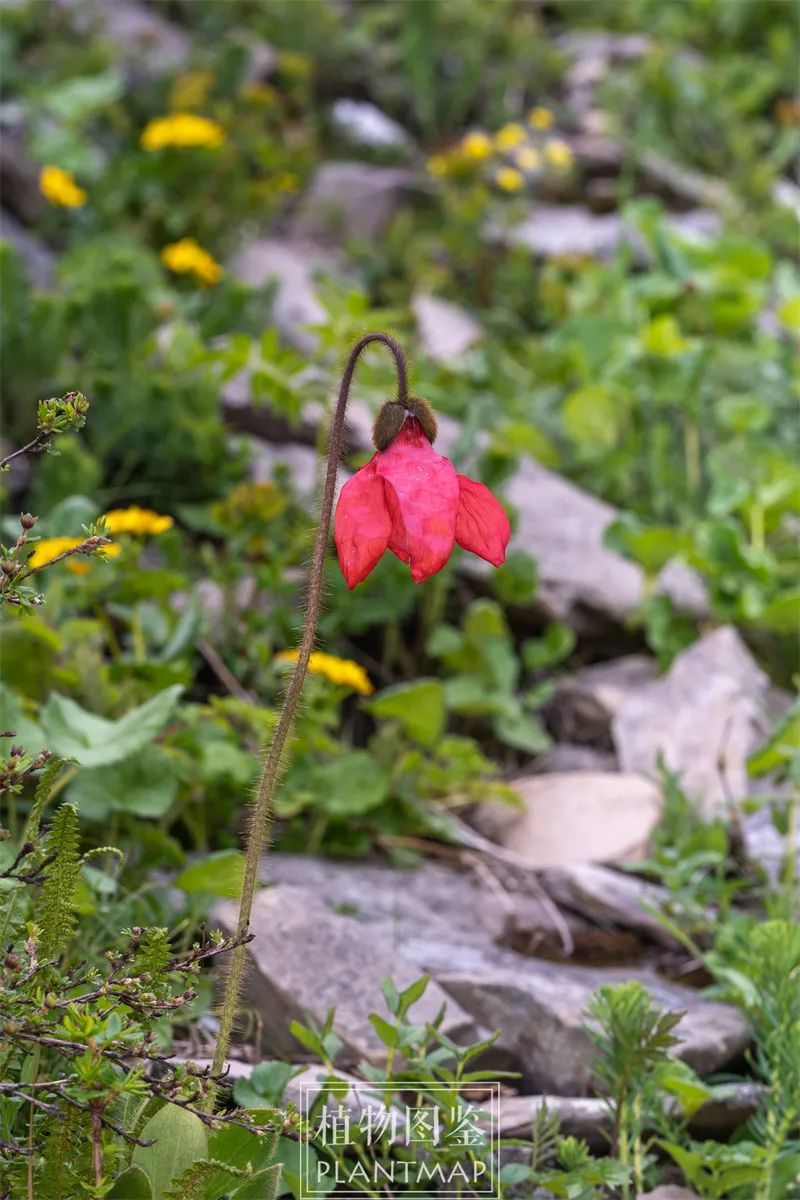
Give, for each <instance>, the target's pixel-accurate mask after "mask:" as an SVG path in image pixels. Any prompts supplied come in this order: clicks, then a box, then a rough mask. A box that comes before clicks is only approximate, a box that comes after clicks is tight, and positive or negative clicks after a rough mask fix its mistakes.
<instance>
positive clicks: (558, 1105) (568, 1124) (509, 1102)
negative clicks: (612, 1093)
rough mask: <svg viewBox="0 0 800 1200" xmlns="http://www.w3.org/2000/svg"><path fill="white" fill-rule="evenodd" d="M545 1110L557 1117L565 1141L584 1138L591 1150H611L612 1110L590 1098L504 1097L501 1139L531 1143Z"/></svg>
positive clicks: (500, 1116)
mask: <svg viewBox="0 0 800 1200" xmlns="http://www.w3.org/2000/svg"><path fill="white" fill-rule="evenodd" d="M543 1108H546V1109H547V1111H548V1112H549V1113H550V1115H551V1116H555V1117H558V1121H559V1126H560V1132H561V1136H562V1137H577V1138H582V1139H583V1140H584V1141H585V1142H586V1143H587V1144H588V1145H589V1147H590V1148H591V1149H592V1150H603V1149H607V1148H608V1135H609V1134H610V1132H611V1127H612V1124H613V1122H612V1118H611V1112H610V1109H609V1107H608V1105H607V1104H606V1102H605V1100H599V1099H595V1098H594V1097H590V1096H554V1095H549V1096H501V1097H500V1103H499V1105H498V1118H499V1120H498V1132H499V1135H500V1137H502V1138H520V1139H524V1140H526V1141H527V1140H529V1139H530V1136H531V1129H532V1128H533V1123H534V1121H535V1120H536V1118H537V1116H538V1115H539V1113H540V1111H541V1110H542V1109H543Z"/></svg>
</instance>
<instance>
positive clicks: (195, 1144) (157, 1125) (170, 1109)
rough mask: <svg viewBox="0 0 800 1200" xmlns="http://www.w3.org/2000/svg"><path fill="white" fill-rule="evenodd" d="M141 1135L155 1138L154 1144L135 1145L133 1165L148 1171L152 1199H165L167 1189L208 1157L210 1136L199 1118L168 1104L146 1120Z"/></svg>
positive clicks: (143, 1137)
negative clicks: (175, 1180) (208, 1136)
mask: <svg viewBox="0 0 800 1200" xmlns="http://www.w3.org/2000/svg"><path fill="white" fill-rule="evenodd" d="M140 1138H141V1139H142V1140H143V1141H145V1140H148V1139H150V1138H152V1139H154V1141H153V1145H152V1146H135V1147H134V1150H133V1155H132V1156H131V1165H132V1166H135V1167H141V1169H142V1170H143V1171H145V1172H146V1174H147V1176H148V1178H149V1180H150V1185H151V1187H152V1189H153V1200H166V1195H167V1190H168V1188H169V1187H170V1184H171V1183H172V1181H173V1180H174V1179H179V1178H180V1176H181V1175H182V1174H183V1172H184V1171H185V1170H186V1169H187V1167H190V1166H191V1165H192V1163H195V1162H197V1161H198V1160H200V1159H204V1158H205V1157H206V1150H207V1146H208V1138H207V1136H206V1128H205V1125H204V1124H203V1122H202V1121H201V1120H200V1118H199V1117H197V1116H195V1114H194V1113H192V1112H188V1111H187V1110H186V1109H185V1108H178V1106H177V1105H175V1104H165V1105H164V1107H163V1108H160V1109H159V1110H158V1112H157V1113H156V1114H155V1116H152V1117H151V1118H150V1120H149V1121H147V1122H145V1124H144V1126H143V1128H142V1131H141V1134H140Z"/></svg>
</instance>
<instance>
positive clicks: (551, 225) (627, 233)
mask: <svg viewBox="0 0 800 1200" xmlns="http://www.w3.org/2000/svg"><path fill="white" fill-rule="evenodd" d="M665 225H666V226H667V228H668V229H670V230H672V231H673V232H674V233H678V234H680V235H681V236H682V237H685V238H687V239H688V240H690V241H703V240H706V239H708V238H711V237H714V236H715V235H716V234H717V233H719V231H720V222H719V218H718V217H717V215H716V213H713V212H710V211H708V210H705V209H697V210H695V211H692V212H687V213H680V214H677V215H675V216H671V217H668V218H666V220H665ZM488 236H489V238H490V240H499V241H501V242H503V243H504V244H507V245H512V246H526V247H527V248H528V249H529V250H531V251H532V253H533V254H535V255H536V256H538V257H540V258H557V257H561V256H562V255H565V254H579V255H586V256H588V257H589V258H599V259H603V260H606V259H610V258H613V256H614V254H615V253H616V252H617V250H618V249H619V247H620V246H622V245H631V246H633V248H634V250H635V251H636V252H637V255H638V257H639V258H640V259H641V260H642V261H647V259H648V255H647V251H646V247H645V245H644V243H643V242H642V239H641V237H640V236H639V234H638V233H637V232H636V230H635V229H633V228H632V227H631V226H630V225H628V224H627V223H626V222H625V221H624V220H623V218H622V217H620V216H619V215H618V214H617V213H594V212H592V211H591V209H589V208H584V207H583V206H582V205H578V204H537V206H536V208H535V209H534V210H532V211H531V214H530V216H528V217H526V218H525V219H524V220H522V221H520V222H519V223H518V224H516V225H512V226H510V227H509V228H507V229H502V230H501V229H500V228H499V227H494V226H492V227H491V228H490V230H489V231H488Z"/></svg>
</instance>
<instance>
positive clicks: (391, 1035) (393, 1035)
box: [369, 1013, 398, 1050]
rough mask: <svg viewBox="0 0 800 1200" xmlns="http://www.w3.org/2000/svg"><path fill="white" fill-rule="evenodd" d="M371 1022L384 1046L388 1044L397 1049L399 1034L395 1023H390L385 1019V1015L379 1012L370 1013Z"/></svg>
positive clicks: (389, 1046) (391, 1048) (390, 1047)
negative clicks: (380, 1014) (381, 1015)
mask: <svg viewBox="0 0 800 1200" xmlns="http://www.w3.org/2000/svg"><path fill="white" fill-rule="evenodd" d="M369 1023H370V1025H371V1026H372V1028H373V1029H374V1030H375V1032H376V1033H377V1035H378V1037H379V1038H380V1039H381V1041H382V1042H383V1044H384V1046H388V1048H389V1049H390V1050H396V1049H397V1037H398V1034H397V1030H396V1029H395V1027H394V1025H390V1024H389V1022H388V1021H385V1020H384V1019H383V1017H380V1016H378V1014H377V1013H370V1015H369Z"/></svg>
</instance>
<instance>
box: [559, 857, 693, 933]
mask: <svg viewBox="0 0 800 1200" xmlns="http://www.w3.org/2000/svg"><path fill="white" fill-rule="evenodd" d="M541 881H542V883H543V884H544V886H545V890H546V891H547V893H548V895H549V896H552V898H553V899H554V900H555V901H556V903H557V904H563V905H565V906H566V907H567V908H571V909H572V910H573V911H575V912H579V913H581V915H583V916H585V917H589V918H590V920H592V921H594V922H598V923H600V922H609V923H610V924H611V925H620V926H622V927H623V928H625V929H635V930H636V931H637V932H638V933H642V934H644V935H645V936H646V937H649V938H652V940H653V941H655V942H659V943H660V944H661V945H663V946H670V947H674V946H677V944H678V943H677V942H676V941H675V939H674V938H673V937H671V935H670V934H669V933H667V931H666V930H665V929H664V927H663V925H662V924H661V922H660V921H659V920H658V919H657V917H655V916H654V915H653V913H652V912H651V911H649V910H648V907H645V906H646V905H647V906H649V909H656V910H659V909H660V908H662V907H663V906H664V904H665V903H666V901H667V900H668V899H669V892H668V890H667V889H666V888H663V887H659V886H658V885H656V884H654V883H647V882H646V881H645V880H643V879H639V878H638V877H637V876H636V875H623V874H622V873H621V872H620V871H610V870H609V869H608V868H607V867H599V866H597V865H596V864H594V863H570V864H568V865H565V866H562V867H549V868H548V869H547V870H545V871H543V872H542V875H541Z"/></svg>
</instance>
